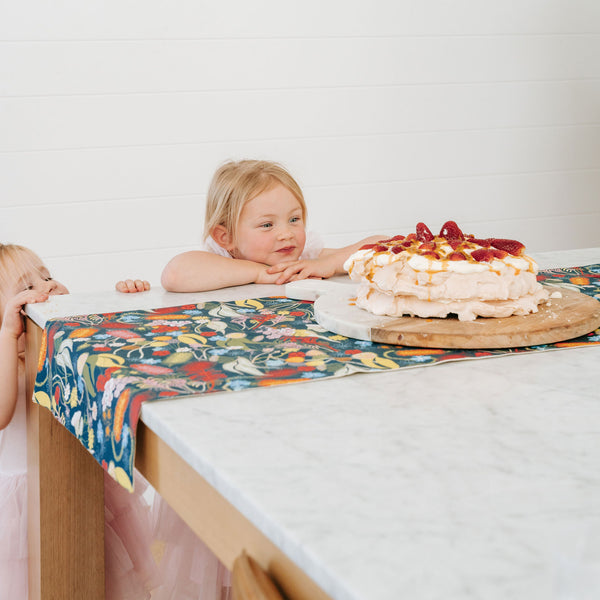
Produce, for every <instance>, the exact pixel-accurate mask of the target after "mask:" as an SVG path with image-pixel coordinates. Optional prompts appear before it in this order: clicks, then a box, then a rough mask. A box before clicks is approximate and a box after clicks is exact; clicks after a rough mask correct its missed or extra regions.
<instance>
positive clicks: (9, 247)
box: [0, 244, 42, 325]
mask: <svg viewBox="0 0 600 600" xmlns="http://www.w3.org/2000/svg"><path fill="white" fill-rule="evenodd" d="M41 262H42V261H41V260H40V258H39V257H38V256H37V254H36V253H35V252H33V251H32V250H30V249H29V248H26V247H25V246H19V245H17V244H0V325H1V324H2V316H3V314H4V306H5V304H6V300H7V299H8V298H10V297H11V296H12V295H13V291H14V290H13V287H14V285H15V283H16V282H17V281H18V279H19V278H20V277H23V276H24V275H26V274H27V273H28V272H29V271H31V270H32V269H37V268H38V267H39V265H40V264H41Z"/></svg>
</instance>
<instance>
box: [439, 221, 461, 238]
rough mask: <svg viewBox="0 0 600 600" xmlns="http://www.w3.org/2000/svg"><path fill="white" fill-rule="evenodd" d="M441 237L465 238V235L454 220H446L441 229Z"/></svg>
mask: <svg viewBox="0 0 600 600" xmlns="http://www.w3.org/2000/svg"><path fill="white" fill-rule="evenodd" d="M440 237H443V238H446V239H447V240H464V239H465V236H464V234H463V232H462V231H461V230H460V227H459V226H458V225H457V224H456V223H455V222H454V221H446V222H445V223H444V224H443V225H442V228H441V229H440Z"/></svg>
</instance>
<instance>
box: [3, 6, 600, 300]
mask: <svg viewBox="0 0 600 600" xmlns="http://www.w3.org/2000/svg"><path fill="white" fill-rule="evenodd" d="M598 57H600V2H598V0H569V1H568V0H503V2H497V0H493V1H492V0H453V1H450V0H421V1H417V0H410V1H408V0H385V1H382V0H379V1H373V2H358V1H356V0H351V1H347V0H346V1H343V2H342V1H329V2H328V1H327V0H302V1H298V2H282V1H277V0H253V1H252V2H244V1H242V0H229V1H222V2H213V1H206V0H185V1H183V0H181V1H177V0H175V1H171V2H166V1H165V2H159V1H157V0H147V1H146V2H134V1H127V0H119V1H108V0H102V1H97V0H96V1H86V2H80V1H76V0H57V1H55V2H52V3H50V2H46V1H43V0H22V1H20V2H9V1H8V0H0V241H3V242H8V241H13V242H18V243H22V244H25V245H28V246H30V247H32V248H33V249H35V250H36V251H37V252H38V253H39V254H40V255H41V256H42V257H43V258H44V259H45V260H46V262H47V263H48V264H49V266H50V267H51V269H52V270H53V271H54V274H55V276H56V277H57V278H60V279H62V280H63V281H64V282H65V283H67V284H68V285H69V287H70V288H71V290H72V291H82V290H96V289H103V288H110V287H112V285H113V283H114V281H115V280H116V279H119V278H122V277H125V276H131V275H135V276H141V277H144V278H147V279H150V280H151V282H152V283H153V284H154V285H158V284H159V280H160V272H161V270H162V268H163V266H164V264H165V263H166V262H167V260H168V259H169V258H170V257H171V256H173V255H174V254H176V253H178V252H181V251H183V250H186V249H191V248H194V247H195V246H196V245H197V243H198V242H199V239H200V235H201V231H202V221H203V214H204V200H205V192H206V189H207V187H208V182H209V180H210V177H211V175H212V173H213V171H214V169H215V168H216V167H217V166H218V165H219V164H220V163H221V162H222V161H223V160H225V159H228V158H248V157H257V158H269V159H275V160H278V161H280V162H282V163H284V164H285V165H286V166H287V167H289V169H290V170H291V171H292V173H293V174H294V175H295V176H296V177H297V179H298V180H299V182H300V184H301V185H302V186H303V189H304V191H305V195H306V198H307V202H308V206H309V227H310V228H311V229H314V230H316V231H318V232H320V233H322V234H323V235H324V237H325V238H326V241H327V242H328V245H330V246H336V245H340V244H343V243H347V242H350V241H353V240H355V239H358V238H360V237H363V236H365V235H368V234H371V233H385V234H388V233H389V234H393V233H401V232H406V231H408V230H412V228H413V227H414V225H415V223H416V222H417V221H420V220H423V221H425V222H427V223H429V224H430V226H431V228H432V229H436V228H439V226H440V225H441V223H442V222H443V221H445V220H447V219H455V220H456V221H458V222H459V224H461V225H462V226H463V227H464V228H465V229H466V230H467V231H470V232H473V233H477V234H479V235H482V236H487V235H496V236H498V237H516V238H518V239H521V240H522V241H524V242H526V243H527V246H528V249H530V250H532V251H540V250H549V249H560V248H567V247H586V246H600V233H599V231H600V205H599V201H598V199H599V191H600V59H599V58H598Z"/></svg>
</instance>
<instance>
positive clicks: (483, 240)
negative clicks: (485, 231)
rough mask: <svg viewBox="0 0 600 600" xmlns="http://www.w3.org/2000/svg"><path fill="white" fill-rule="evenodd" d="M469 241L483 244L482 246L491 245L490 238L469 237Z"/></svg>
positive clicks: (487, 246)
mask: <svg viewBox="0 0 600 600" xmlns="http://www.w3.org/2000/svg"><path fill="white" fill-rule="evenodd" d="M469 242H472V243H473V244H478V245H479V246H483V247H484V248H489V247H490V246H491V245H492V240H491V238H475V237H474V238H471V239H470V240H469Z"/></svg>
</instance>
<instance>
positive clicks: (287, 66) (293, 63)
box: [0, 34, 600, 96]
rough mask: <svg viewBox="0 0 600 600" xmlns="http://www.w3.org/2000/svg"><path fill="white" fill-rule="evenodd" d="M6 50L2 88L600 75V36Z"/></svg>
mask: <svg viewBox="0 0 600 600" xmlns="http://www.w3.org/2000/svg"><path fill="white" fill-rule="evenodd" d="M0 53H1V55H2V61H0V96H22V95H57V94H58V95H64V94H123V93H141V92H144V93H147V92H170V91H171V92H172V91H176V92H181V91H203V90H239V89H278V88H294V89H295V88H305V87H335V86H373V85H386V86H389V85H405V84H415V83H421V84H424V83H438V84H439V83H457V82H458V83H470V82H471V83H472V82H497V81H525V80H534V81H539V80H555V79H581V78H597V77H600V61H598V60H597V56H598V55H599V54H600V34H588V35H585V34H582V35H549V36H497V37H486V36H466V37H391V38H385V37H384V38H376V37H373V38H334V39H324V38H311V39H246V40H229V39H228V40H206V41H189V40H180V41H170V42H168V43H167V42H164V41H127V42H55V43H43V42H39V43H35V42H14V43H2V44H0ZM23 73H26V74H27V76H26V77H24V76H22V74H23Z"/></svg>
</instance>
